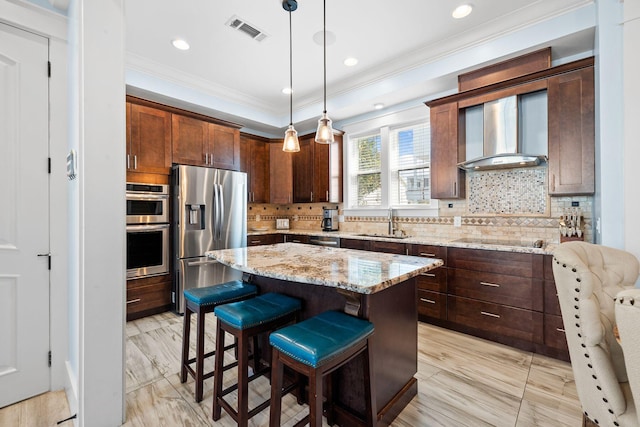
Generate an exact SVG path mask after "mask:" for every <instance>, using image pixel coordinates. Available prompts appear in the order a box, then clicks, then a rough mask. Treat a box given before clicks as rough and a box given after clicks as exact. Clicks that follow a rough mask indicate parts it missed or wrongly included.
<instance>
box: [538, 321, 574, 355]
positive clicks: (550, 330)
mask: <svg viewBox="0 0 640 427" xmlns="http://www.w3.org/2000/svg"><path fill="white" fill-rule="evenodd" d="M544 344H545V345H547V346H549V347H554V348H557V349H560V350H565V351H569V347H567V336H566V334H565V332H564V325H563V324H562V316H553V315H550V314H545V315H544Z"/></svg>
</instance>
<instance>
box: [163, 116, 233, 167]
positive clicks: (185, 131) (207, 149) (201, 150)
mask: <svg viewBox="0 0 640 427" xmlns="http://www.w3.org/2000/svg"><path fill="white" fill-rule="evenodd" d="M171 123H172V131H171V134H172V154H173V163H178V164H183V165H194V166H208V167H214V168H220V169H228V170H239V169H240V132H239V130H238V129H234V128H229V127H226V126H222V125H218V124H215V123H209V122H207V121H204V120H200V119H196V118H193V117H188V116H183V115H180V114H172V117H171Z"/></svg>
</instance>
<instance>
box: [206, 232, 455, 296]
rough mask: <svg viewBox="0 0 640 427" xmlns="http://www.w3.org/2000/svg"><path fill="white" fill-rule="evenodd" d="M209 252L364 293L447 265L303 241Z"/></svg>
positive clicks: (260, 269) (251, 269)
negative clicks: (309, 243)
mask: <svg viewBox="0 0 640 427" xmlns="http://www.w3.org/2000/svg"><path fill="white" fill-rule="evenodd" d="M206 255H207V256H208V257H210V258H213V259H216V260H217V261H219V262H220V263H222V264H224V265H227V266H229V267H232V268H235V269H237V270H240V271H242V272H245V273H249V274H255V275H258V276H263V277H269V278H273V279H281V280H287V281H291V282H300V283H308V284H312V285H320V286H329V287H334V288H340V289H345V290H348V291H352V292H356V293H359V294H372V293H376V292H380V291H382V290H384V289H386V288H388V287H390V286H393V285H395V284H398V283H401V282H403V281H405V280H407V279H410V278H412V277H415V276H417V275H419V274H420V273H423V272H425V271H429V270H432V269H434V268H436V267H440V266H441V265H442V264H443V262H442V260H440V259H434V258H423V257H415V256H407V255H394V254H387V253H379V252H367V251H359V250H353V249H341V248H327V247H324V246H313V245H306V244H300V243H277V244H275V245H264V246H251V247H247V248H237V249H222V250H217V251H209V252H207V253H206Z"/></svg>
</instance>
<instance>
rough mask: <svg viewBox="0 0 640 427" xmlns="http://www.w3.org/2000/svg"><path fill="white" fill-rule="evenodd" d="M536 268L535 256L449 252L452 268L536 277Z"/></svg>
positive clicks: (506, 253) (463, 250)
mask: <svg viewBox="0 0 640 427" xmlns="http://www.w3.org/2000/svg"><path fill="white" fill-rule="evenodd" d="M534 266H535V263H534V254H524V253H516V252H506V251H490V250H483V249H463V248H448V250H447V267H450V268H461V269H464V270H473V271H484V272H489V273H498V274H508V275H511V276H519V277H536V276H534ZM536 274H537V272H536Z"/></svg>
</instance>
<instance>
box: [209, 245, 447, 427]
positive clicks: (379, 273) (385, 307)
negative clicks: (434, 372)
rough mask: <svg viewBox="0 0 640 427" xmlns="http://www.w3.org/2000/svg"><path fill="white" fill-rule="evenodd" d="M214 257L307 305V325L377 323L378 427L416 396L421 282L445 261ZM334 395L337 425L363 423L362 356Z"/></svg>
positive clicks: (255, 252) (347, 252)
mask: <svg viewBox="0 0 640 427" xmlns="http://www.w3.org/2000/svg"><path fill="white" fill-rule="evenodd" d="M207 256H209V257H211V258H213V259H216V260H217V261H219V262H220V263H222V264H225V265H227V266H230V267H232V268H235V269H237V270H240V271H242V272H244V273H245V280H247V281H250V282H251V283H254V284H256V285H257V286H258V287H259V288H260V292H261V293H266V292H279V293H282V294H286V295H289V296H292V297H296V298H299V299H301V300H302V301H303V312H302V316H301V317H302V319H305V318H308V317H312V316H315V315H317V314H319V313H321V312H323V311H326V310H343V311H345V312H347V313H349V314H351V315H355V316H359V317H362V318H364V319H367V320H369V321H370V322H372V323H373V324H374V327H375V333H374V335H373V338H372V341H371V345H372V347H373V366H374V378H373V380H372V381H373V384H374V387H375V392H376V403H377V408H378V425H389V424H390V423H391V421H393V419H394V418H395V417H396V416H397V415H398V414H399V413H400V412H401V411H402V409H403V408H404V407H405V406H406V405H407V403H408V402H409V401H410V400H411V399H412V398H413V397H414V396H415V395H416V394H417V381H416V378H415V374H416V372H417V367H418V364H417V363H418V362H417V352H418V343H417V336H418V335H417V334H418V330H417V317H418V315H417V309H416V284H415V280H414V278H415V277H416V276H418V275H419V274H421V273H424V272H426V271H429V270H431V269H434V268H437V267H439V266H441V265H442V260H439V259H433V258H421V257H413V256H406V255H394V254H385V253H375V252H366V251H359V250H352V249H340V248H326V247H321V246H309V245H304V244H298V243H281V244H275V245H266V246H254V247H248V248H239V249H225V250H218V251H211V252H207ZM334 397H335V400H336V405H337V422H338V424H340V425H358V424H360V422H359V419H358V416H357V415H358V414H363V413H364V409H365V407H364V385H363V372H362V361H361V359H360V358H357V359H355V360H353V361H352V362H351V363H349V364H347V365H346V366H345V367H343V368H342V369H340V370H339V371H338V372H337V375H336V376H335V388H334ZM360 419H362V417H360Z"/></svg>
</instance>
